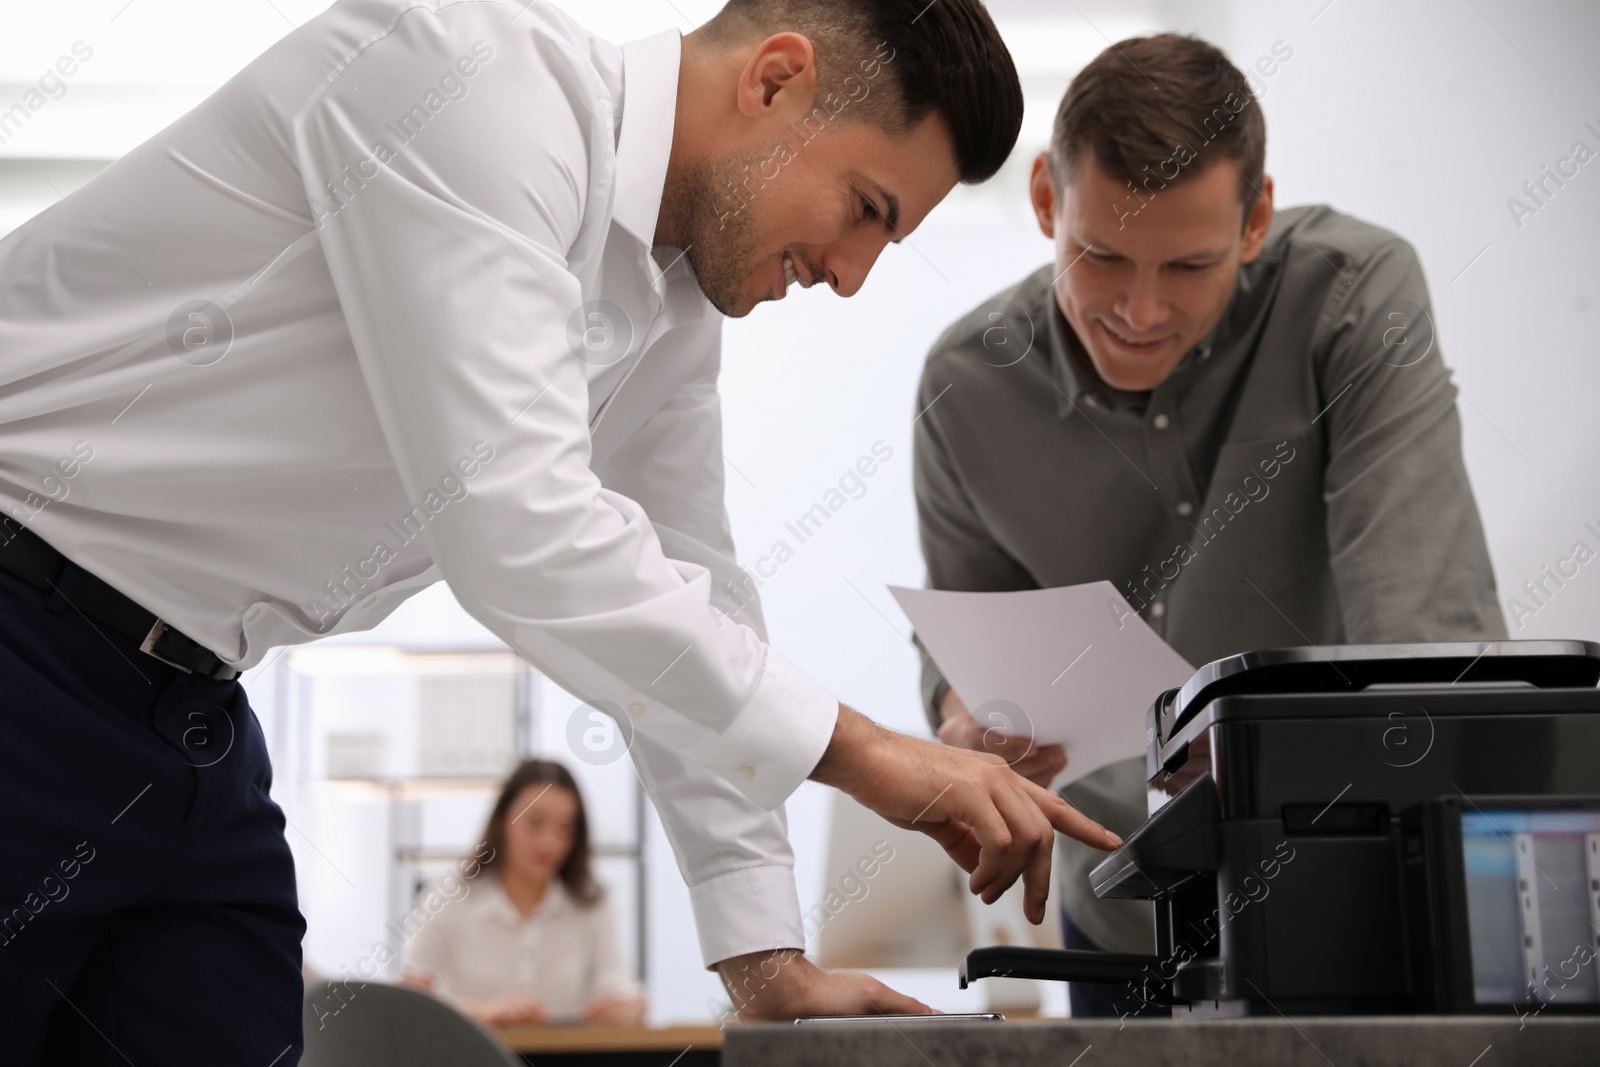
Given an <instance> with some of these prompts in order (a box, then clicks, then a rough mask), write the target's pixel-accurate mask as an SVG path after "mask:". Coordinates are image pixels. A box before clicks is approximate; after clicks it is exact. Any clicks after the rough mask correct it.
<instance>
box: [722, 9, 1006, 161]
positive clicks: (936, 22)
mask: <svg viewBox="0 0 1600 1067" xmlns="http://www.w3.org/2000/svg"><path fill="white" fill-rule="evenodd" d="M702 29H703V31H705V32H706V33H707V34H708V38H709V39H710V40H711V41H712V42H713V43H715V42H717V41H719V40H732V39H743V38H747V37H749V36H750V35H752V34H756V33H759V34H761V35H762V36H763V38H765V37H769V36H771V35H772V34H775V33H783V32H786V31H788V32H794V33H799V34H802V35H804V36H805V37H807V38H809V39H810V40H811V44H812V48H813V49H814V51H815V53H816V57H817V84H818V89H819V97H821V98H826V97H825V94H833V97H834V99H836V100H846V99H854V98H855V96H854V95H853V94H852V93H851V92H850V87H849V86H848V85H847V84H846V79H851V78H854V79H856V80H857V81H858V82H860V81H861V79H863V77H864V76H870V77H872V79H873V81H875V82H878V83H879V84H877V85H874V86H872V90H871V92H870V94H869V95H866V96H865V97H864V98H863V99H862V100H861V105H860V107H859V108H857V109H856V116H857V119H858V120H859V121H871V122H874V123H875V124H877V125H878V126H879V127H881V128H883V129H884V130H886V131H887V132H888V133H890V134H893V135H899V134H902V133H905V132H907V131H909V130H911V129H912V128H913V127H915V126H917V125H918V124H919V123H921V122H922V120H923V119H925V118H927V117H928V115H929V114H937V115H939V116H940V117H941V118H943V119H944V122H945V125H946V127H947V128H948V129H949V131H950V135H951V139H952V140H953V141H954V142H955V155H956V169H957V170H958V171H959V172H960V175H961V180H962V181H963V182H966V183H968V184H976V183H977V182H982V181H987V180H988V179H990V178H992V177H993V176H994V174H995V172H996V171H998V170H999V169H1000V167H1001V165H1002V164H1004V163H1005V161H1006V157H1008V156H1010V155H1011V150H1012V148H1014V147H1016V143H1017V134H1018V133H1019V132H1020V131H1021V129H1022V83H1021V82H1020V81H1019V80H1018V78H1017V68H1016V65H1015V64H1013V63H1012V61H1011V53H1010V52H1009V51H1007V49H1006V45H1005V42H1004V41H1003V40H1001V39H1000V31H999V30H997V29H995V25H994V21H993V20H992V19H991V18H990V17H989V13H988V11H986V10H985V9H984V6H983V4H981V3H979V2H978V0H933V2H932V3H930V2H929V0H728V3H727V4H725V5H724V6H723V8H722V10H721V11H720V12H718V14H717V16H716V17H715V18H713V19H712V20H711V21H710V22H708V23H707V24H706V25H705V26H704V27H702ZM865 72H873V73H872V74H870V75H866V73H865ZM880 79H881V81H880ZM859 92H860V91H859V90H857V93H859ZM841 115H842V116H845V117H849V116H848V113H847V112H842V111H841Z"/></svg>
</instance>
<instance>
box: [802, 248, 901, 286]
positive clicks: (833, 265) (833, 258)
mask: <svg viewBox="0 0 1600 1067" xmlns="http://www.w3.org/2000/svg"><path fill="white" fill-rule="evenodd" d="M888 243H889V242H888V240H887V239H885V238H876V237H875V238H865V237H855V238H849V239H846V240H843V241H840V242H837V243H835V244H834V245H832V246H830V247H829V248H828V250H827V251H826V252H825V253H824V254H823V256H822V258H821V259H820V261H819V266H821V267H822V268H823V272H822V275H821V277H819V278H818V279H817V280H818V281H825V282H827V283H828V284H829V285H830V286H832V287H833V291H834V292H836V293H838V294H839V295H840V296H843V297H851V296H855V295H856V294H857V293H859V292H860V291H861V287H862V286H863V285H865V284H866V283H867V275H868V274H871V273H872V268H873V266H874V265H875V264H876V263H877V262H878V257H879V256H880V255H882V254H883V249H884V246H885V245H887V244H888Z"/></svg>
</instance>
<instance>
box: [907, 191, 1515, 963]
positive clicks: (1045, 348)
mask: <svg viewBox="0 0 1600 1067" xmlns="http://www.w3.org/2000/svg"><path fill="white" fill-rule="evenodd" d="M1056 273H1057V272H1056V268H1055V266H1054V265H1051V266H1048V267H1044V268H1042V269H1040V270H1039V271H1037V272H1036V273H1034V274H1032V275H1030V276H1029V277H1028V278H1026V279H1025V280H1023V281H1022V282H1021V283H1019V284H1018V285H1016V286H1014V287H1012V288H1010V289H1008V290H1006V291H1004V292H1002V293H1000V294H998V295H997V296H995V297H993V298H991V299H990V300H988V301H985V302H984V303H983V304H982V305H980V306H979V307H978V308H977V309H975V310H974V311H973V312H971V313H970V314H968V315H967V316H966V317H964V318H963V319H961V321H959V322H957V323H956V324H955V325H954V326H952V327H951V328H950V329H949V330H948V331H946V333H945V334H944V335H943V337H941V338H940V340H939V341H938V343H937V344H936V345H935V346H934V348H933V351H932V352H931V353H930V355H929V356H928V360H927V364H926V366H925V368H924V371H923V376H922V382H921V386H920V388H919V391H918V398H917V410H918V411H920V412H922V414H921V415H920V416H919V417H918V419H917V420H916V442H915V470H914V478H915V483H916V496H917V513H918V519H919V528H920V533H921V540H922V551H923V556H924V558H925V560H926V562H927V567H928V585H929V586H930V587H932V588H935V589H954V590H1014V589H1033V588H1042V587H1049V586H1058V585H1073V584H1077V583H1080V582H1090V581H1097V580H1100V579H1109V580H1110V581H1111V582H1113V583H1114V584H1115V585H1116V586H1117V588H1118V589H1120V590H1122V592H1123V594H1124V596H1126V597H1127V599H1128V601H1129V603H1130V604H1131V605H1132V606H1133V607H1134V608H1136V609H1137V610H1138V611H1139V613H1140V615H1141V616H1142V617H1143V618H1144V620H1145V621H1146V622H1148V623H1149V624H1150V625H1151V627H1153V628H1154V629H1155V631H1156V632H1157V633H1159V634H1160V635H1161V636H1162V637H1164V638H1165V639H1166V640H1167V642H1168V643H1169V644H1171V645H1172V647H1173V648H1175V649H1176V650H1177V651H1178V652H1179V653H1181V654H1182V655H1183V656H1185V657H1187V658H1188V659H1189V661H1190V662H1191V663H1194V664H1196V665H1197V666H1198V665H1200V664H1203V663H1206V662H1209V661H1211V660H1215V659H1219V658H1221V657H1224V656H1228V655H1232V654H1235V653H1238V652H1244V651H1248V650H1252V649H1261V648H1275V647H1284V646H1294V645H1312V644H1346V643H1349V644H1365V643H1380V642H1396V641H1438V640H1455V639H1494V638H1503V637H1504V636H1505V634H1506V630H1505V622H1504V619H1503V617H1502V616H1501V614H1500V608H1499V605H1498V603H1497V601H1496V598H1495V584H1494V573H1493V570H1492V568H1491V566H1490V563H1489V554H1488V550H1487V546H1486V545H1485V542H1484V536H1483V526H1482V523H1481V521H1480V520H1479V517H1478V510H1477V505H1476V503H1475V502H1474V500H1473V496H1472V487H1471V485H1470V483H1469V482H1468V479H1467V471H1466V467H1465V465H1464V464H1463V462H1462V458H1461V426H1460V421H1459V418H1458V416H1457V413H1456V403H1455V400H1456V390H1455V387H1454V386H1453V385H1452V384H1451V381H1450V370H1449V368H1448V367H1446V366H1445V364H1444V361H1443V359H1442V358H1441V356H1440V353H1439V348H1438V345H1437V343H1436V336H1435V331H1434V328H1433V320H1432V315H1431V309H1430V307H1429V300H1428V291H1427V285H1426V282H1425V281H1424V279H1423V275H1422V268H1421V265H1420V264H1419V263H1418V261H1417V257H1416V254H1415V252H1414V251H1413V250H1412V249H1411V247H1410V246H1409V245H1407V244H1406V243H1405V242H1404V241H1403V240H1401V239H1400V238H1399V237H1396V236H1395V235H1394V234H1392V233H1389V232H1387V231H1385V230H1382V229H1379V228H1378V227H1376V226H1371V225H1368V224H1366V223H1364V222H1361V221H1359V220H1357V219H1353V218H1350V217H1349V216H1346V215H1341V214H1339V213H1337V212H1335V211H1333V210H1332V209H1330V208H1327V207H1321V206H1318V207H1300V208H1291V209H1288V210H1285V211H1281V212H1279V213H1278V215H1277V217H1276V218H1275V219H1274V221H1273V224H1272V228H1271V231H1270V233H1269V234H1268V237H1267V241H1266V245H1265V247H1264V248H1263V250H1262V253H1261V255H1260V257H1259V258H1258V259H1257V260H1256V261H1255V262H1253V263H1250V264H1247V265H1245V266H1244V267H1242V268H1241V269H1240V272H1239V276H1238V280H1237V281H1236V283H1235V285H1234V292H1233V296H1232V299H1231V301H1230V303H1229V305H1228V308H1227V311H1226V312H1225V313H1224V314H1223V317H1222V319H1221V320H1220V321H1219V322H1218V324H1217V326H1216V328H1215V329H1214V330H1212V332H1211V334H1210V336H1209V337H1207V338H1206V340H1205V341H1204V342H1203V343H1201V344H1200V345H1199V346H1197V347H1196V348H1195V349H1194V350H1193V351H1191V352H1190V353H1188V355H1187V356H1186V357H1185V358H1184V359H1183V361H1182V362H1181V363H1179V365H1178V366H1177V368H1176V369H1175V370H1174V371H1173V373H1172V374H1171V376H1170V377H1168V379H1167V380H1166V381H1165V382H1163V383H1162V384H1161V385H1160V386H1158V387H1157V388H1155V389H1154V390H1151V391H1150V392H1149V393H1126V392H1122V391H1119V390H1117V389H1114V388H1112V387H1110V386H1108V385H1106V384H1105V383H1104V382H1103V381H1102V380H1101V379H1100V378H1099V376H1098V375H1097V374H1096V373H1095V371H1094V367H1093V365H1092V363H1091V362H1090V361H1089V358H1088V355H1087V353H1086V352H1085V351H1084V350H1083V347H1082V345H1081V343H1080V342H1079V341H1078V339H1077V337H1076V336H1075V335H1074V333H1073V332H1072V328H1071V327H1070V326H1069V325H1068V324H1067V323H1066V321H1065V319H1063V317H1062V315H1061V312H1060V310H1059V309H1058V307H1057V305H1056V301H1055V295H1054V292H1053V291H1052V288H1051V283H1052V280H1053V279H1054V278H1055V277H1056ZM1063 651H1064V652H1066V651H1068V650H1063ZM922 688H923V699H924V703H925V706H926V709H927V712H928V716H929V722H930V723H931V724H933V725H934V726H935V727H937V724H938V722H939V716H938V711H937V703H938V699H939V698H940V697H942V696H943V694H944V691H945V689H946V688H947V684H946V683H945V681H944V679H943V678H942V677H941V676H940V675H939V673H938V671H937V669H936V668H935V667H934V666H933V664H932V663H931V662H927V661H926V658H925V663H924V669H923V686H922ZM1120 713H1126V714H1137V715H1143V713H1144V709H1143V708H1139V709H1126V711H1125V712H1120ZM1069 758H1070V753H1069ZM1064 795H1066V796H1067V798H1068V799H1069V800H1071V801H1072V802H1073V803H1074V804H1076V805H1077V806H1078V807H1079V808H1080V809H1082V810H1083V811H1084V812H1085V814H1087V815H1089V816H1091V817H1093V818H1096V819H1098V820H1100V821H1101V822H1102V823H1104V824H1105V825H1107V826H1109V827H1110V828H1111V829H1112V830H1114V831H1116V832H1117V833H1119V834H1123V835H1126V834H1128V833H1129V832H1131V831H1132V830H1134V829H1135V828H1137V827H1138V826H1139V825H1140V824H1141V823H1142V822H1143V821H1144V818H1145V814H1146V798H1145V783H1144V764H1143V761H1142V760H1129V761H1126V762H1123V763H1118V764H1114V765H1112V766H1110V767H1107V768H1105V769H1104V770H1101V771H1098V772H1096V773H1095V774H1092V775H1089V776H1087V777H1086V778H1084V779H1083V780H1082V781H1080V782H1078V783H1076V784H1074V785H1073V786H1071V787H1069V788H1068V789H1067V790H1065V791H1064ZM1058 847H1059V848H1061V849H1062V864H1061V870H1062V872H1063V878H1062V882H1063V885H1062V886H1061V894H1062V897H1061V899H1062V901H1063V903H1064V904H1065V906H1066V908H1067V910H1068V912H1069V913H1070V914H1071V916H1072V919H1073V922H1074V924H1075V925H1077V926H1078V927H1079V928H1080V929H1082V930H1083V931H1084V932H1085V933H1086V934H1088V935H1089V937H1090V938H1092V939H1093V940H1095V941H1096V943H1098V944H1099V945H1100V946H1101V947H1103V948H1106V949H1108V950H1113V951H1153V945H1154V941H1153V935H1152V932H1151V931H1152V924H1151V921H1150V914H1151V912H1150V909H1149V905H1147V904H1144V903H1142V902H1126V901H1102V900H1098V899H1096V898H1095V897H1094V896H1093V894H1092V893H1091V892H1090V891H1089V888H1088V883H1087V878H1086V875H1087V872H1088V871H1089V870H1090V869H1092V867H1093V866H1094V864H1095V863H1097V862H1098V861H1099V860H1100V859H1101V858H1103V855H1104V854H1103V853H1099V852H1096V851H1094V850H1092V849H1089V848H1087V847H1085V846H1083V845H1079V844H1078V843H1077V842H1073V841H1070V840H1068V839H1066V838H1062V839H1060V840H1059V841H1058Z"/></svg>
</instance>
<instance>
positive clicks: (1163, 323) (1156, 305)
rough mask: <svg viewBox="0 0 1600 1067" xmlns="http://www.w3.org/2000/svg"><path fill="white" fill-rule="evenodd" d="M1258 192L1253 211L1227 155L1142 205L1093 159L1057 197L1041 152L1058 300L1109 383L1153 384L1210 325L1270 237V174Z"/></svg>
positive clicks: (1041, 211) (1038, 198) (1040, 182)
mask: <svg viewBox="0 0 1600 1067" xmlns="http://www.w3.org/2000/svg"><path fill="white" fill-rule="evenodd" d="M1261 191H1262V195H1261V197H1260V198H1259V199H1257V200H1256V202H1255V204H1254V205H1252V207H1251V208H1250V210H1249V211H1248V212H1246V210H1245V206H1244V205H1243V204H1242V203H1241V202H1240V198H1239V165H1238V164H1237V163H1235V162H1234V161H1232V160H1228V159H1222V160H1218V161H1216V162H1214V163H1211V164H1210V165H1208V166H1206V167H1205V169H1204V170H1201V171H1200V172H1199V173H1198V174H1195V175H1193V176H1185V178H1184V180H1182V181H1180V182H1177V183H1175V184H1170V185H1168V187H1167V188H1165V189H1160V190H1157V191H1156V192H1155V193H1154V195H1153V196H1150V197H1148V199H1144V200H1141V199H1140V198H1138V197H1136V196H1135V195H1134V194H1133V193H1132V192H1131V191H1130V190H1129V189H1128V187H1127V185H1126V184H1125V183H1123V182H1121V181H1118V180H1117V179H1115V178H1113V177H1111V176H1110V175H1108V174H1106V173H1105V171H1103V170H1101V169H1100V167H1099V166H1097V165H1096V164H1095V161H1094V157H1093V155H1092V154H1087V155H1086V156H1085V158H1083V159H1081V160H1079V162H1078V164H1077V166H1075V167H1074V168H1073V174H1072V175H1071V177H1070V178H1069V180H1067V181H1065V182H1063V183H1062V188H1061V191H1060V194H1059V195H1057V194H1056V192H1055V190H1054V189H1053V187H1052V183H1051V181H1050V176H1049V164H1048V161H1047V160H1046V159H1045V157H1043V156H1041V157H1040V160H1039V162H1037V163H1036V164H1035V165H1034V176H1033V201H1034V210H1035V213H1036V215H1037V216H1038V219H1039V225H1040V228H1041V229H1042V230H1043V231H1044V233H1045V235H1046V236H1048V237H1051V238H1053V239H1054V240H1055V245H1056V269H1057V271H1058V272H1059V277H1058V278H1057V279H1056V283H1055V293H1056V303H1057V304H1058V305H1059V306H1060V308H1061V314H1062V315H1063V316H1064V317H1065V318H1066V320H1067V322H1068V323H1069V324H1070V325H1071V326H1072V329H1073V332H1074V333H1076V334H1077V336H1078V339H1079V340H1080V341H1082V343H1083V347H1084V348H1085V349H1086V350H1087V351H1088V353H1089V358H1090V360H1091V361H1092V362H1093V363H1094V368H1095V371H1096V372H1097V373H1098V374H1099V375H1100V377H1101V378H1102V379H1103V380H1104V381H1105V382H1106V384H1107V385H1110V386H1112V387H1114V388H1117V389H1125V390H1128V391H1132V392H1142V391H1146V390H1150V389H1154V388H1155V387H1156V386H1158V385H1160V384H1161V383H1162V382H1164V381H1166V379H1167V376H1168V375H1170V374H1171V373H1172V371H1173V368H1175V367H1176V366H1177V365H1178V363H1179V361H1181V360H1182V359H1183V357H1184V355H1185V354H1187V353H1188V352H1189V350H1190V349H1192V348H1193V347H1194V346H1195V345H1197V344H1199V343H1200V341H1202V340H1203V339H1204V338H1205V336H1206V335H1207V334H1208V333H1210V332H1211V328H1212V327H1213V326H1215V325H1216V324H1217V320H1218V319H1220V318H1221V317H1222V313H1223V312H1224V311H1225V310H1227V306H1228V300H1229V298H1230V297H1231V296H1232V294H1233V285H1234V281H1235V279H1236V278H1237V277H1238V274H1239V267H1240V266H1241V265H1242V264H1245V263H1249V262H1251V261H1253V260H1254V259H1255V258H1256V257H1257V256H1258V255H1260V253H1261V245H1262V243H1263V242H1264V241H1265V240H1266V235H1267V228H1268V226H1269V225H1270V224H1271V221H1272V180H1271V179H1270V178H1266V179H1263V181H1262V184H1261ZM1141 204H1142V207H1141Z"/></svg>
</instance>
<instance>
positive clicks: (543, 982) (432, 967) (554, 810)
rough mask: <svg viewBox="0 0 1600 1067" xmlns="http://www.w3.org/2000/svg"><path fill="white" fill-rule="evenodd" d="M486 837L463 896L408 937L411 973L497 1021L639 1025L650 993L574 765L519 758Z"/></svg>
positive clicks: (417, 981) (408, 976)
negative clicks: (634, 969)
mask: <svg viewBox="0 0 1600 1067" xmlns="http://www.w3.org/2000/svg"><path fill="white" fill-rule="evenodd" d="M483 840H484V841H485V842H487V843H488V845H489V846H490V847H491V848H492V849H493V852H492V853H490V855H489V858H488V859H487V860H484V861H483V863H482V867H481V870H480V872H479V873H478V875H477V877H476V878H474V879H473V880H472V881H471V882H469V883H468V885H469V886H470V890H469V892H468V893H467V895H466V896H465V897H464V898H461V899H459V900H456V901H453V902H452V903H450V904H449V905H448V906H446V907H445V908H444V909H443V910H441V911H440V912H439V913H438V914H436V915H434V916H433V918H432V919H431V920H430V921H429V922H428V923H427V924H426V925H425V926H423V927H422V929H421V930H419V931H418V933H417V934H416V936H415V937H413V938H412V939H411V941H410V942H409V943H408V944H407V945H406V951H405V978H404V981H406V982H408V983H410V984H412V985H417V986H420V987H422V988H425V989H427V990H429V991H430V992H432V993H434V994H435V995H436V996H438V997H440V998H441V999H443V1000H446V1001H449V1002H451V1003H453V1004H455V1005H456V1006H458V1007H461V1008H464V1009H465V1010H468V1011H470V1012H472V1013H473V1014H476V1015H477V1016H479V1017H480V1018H482V1019H483V1020H485V1021H486V1022H488V1023H490V1024H495V1025H499V1024H506V1023H534V1022H590V1023H602V1024H609V1025H613V1026H633V1025H638V1024H639V1023H640V1021H641V1020H642V1019H643V1018H644V1011H645V999H644V997H643V996H642V995H641V992H640V989H639V986H638V984H637V983H636V982H635V981H634V978H633V975H632V974H631V973H630V972H629V970H628V965H627V961H626V960H625V959H624V958H623V954H622V946H621V943H620V941H619V939H618V936H617V918H616V913H615V912H614V911H613V909H612V907H611V904H610V901H608V900H607V899H606V896H605V893H604V891H603V890H602V889H601V887H600V886H599V885H598V884H597V883H596V882H595V880H594V877H593V875H592V874H591V873H590V870H589V826H588V821H587V819H586V818H585V816H584V809H583V797H582V796H581V795H579V793H578V784H577V782H575V781H574V780H573V778H572V775H571V773H570V772H568V771H567V769H566V768H565V767H563V766H562V765H561V764H559V763H554V762H551V761H549V760H528V761H526V762H525V763H523V764H522V765H521V766H519V767H518V768H517V769H516V770H515V771H513V772H512V773H511V777H510V778H508V779H507V780H506V782H505V785H504V786H503V787H502V788H501V790H500V795H499V797H498V799H496V801H495V804H494V808H493V810H492V811H491V812H490V813H489V821H488V825H487V826H486V827H485V828H484V831H483ZM484 851H487V850H484Z"/></svg>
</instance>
